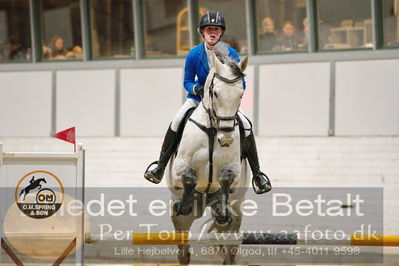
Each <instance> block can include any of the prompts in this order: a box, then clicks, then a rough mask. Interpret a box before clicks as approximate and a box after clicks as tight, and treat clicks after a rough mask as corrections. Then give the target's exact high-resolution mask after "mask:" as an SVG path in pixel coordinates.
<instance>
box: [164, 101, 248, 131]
mask: <svg viewBox="0 0 399 266" xmlns="http://www.w3.org/2000/svg"><path fill="white" fill-rule="evenodd" d="M198 104H199V102H197V101H196V100H194V99H192V98H187V99H186V101H185V102H184V104H183V105H182V106H181V107H180V109H179V111H177V114H176V115H175V117H174V118H173V120H172V124H171V125H170V128H171V129H172V130H173V131H174V132H177V129H178V128H179V125H180V123H181V122H182V120H183V118H184V115H185V114H186V112H187V111H188V110H189V109H190V108H193V107H197V106H198ZM238 116H239V117H240V119H241V121H242V123H243V125H244V129H245V137H248V136H249V134H250V133H251V123H250V122H249V120H248V118H247V117H246V116H245V115H244V113H243V111H242V110H241V108H240V110H239V111H238Z"/></svg>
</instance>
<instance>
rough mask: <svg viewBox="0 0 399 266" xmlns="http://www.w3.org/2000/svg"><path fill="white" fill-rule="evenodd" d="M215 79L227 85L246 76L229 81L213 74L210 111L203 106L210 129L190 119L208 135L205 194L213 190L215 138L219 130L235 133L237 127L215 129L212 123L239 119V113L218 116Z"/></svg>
mask: <svg viewBox="0 0 399 266" xmlns="http://www.w3.org/2000/svg"><path fill="white" fill-rule="evenodd" d="M215 78H217V79H219V80H221V81H224V82H227V83H234V82H237V81H239V80H242V79H243V78H244V76H240V77H237V78H234V79H227V78H225V77H222V76H220V75H219V74H217V73H214V74H213V77H212V81H211V85H210V86H209V89H208V90H209V99H210V100H211V104H210V105H211V107H210V108H209V109H207V108H206V107H205V105H204V102H203V101H202V106H203V107H204V109H205V111H206V112H207V114H208V117H209V124H210V127H206V126H204V125H202V124H201V123H199V122H197V121H195V120H194V119H192V118H189V119H188V120H189V121H191V122H193V123H194V124H195V125H196V126H197V127H198V128H200V129H201V130H202V131H204V132H205V133H206V135H207V136H208V147H209V148H208V151H209V152H208V154H209V174H208V186H207V188H206V190H205V193H208V192H209V189H210V188H211V184H212V180H213V150H214V146H215V136H216V134H217V132H218V130H221V131H225V132H231V131H234V128H235V126H236V125H237V124H236V123H234V126H233V127H214V126H212V121H213V120H216V121H217V124H218V122H219V121H231V120H235V119H236V117H237V112H238V110H237V112H236V113H235V115H234V116H218V115H217V114H216V112H215V109H214V108H213V87H214V82H213V81H214V80H215Z"/></svg>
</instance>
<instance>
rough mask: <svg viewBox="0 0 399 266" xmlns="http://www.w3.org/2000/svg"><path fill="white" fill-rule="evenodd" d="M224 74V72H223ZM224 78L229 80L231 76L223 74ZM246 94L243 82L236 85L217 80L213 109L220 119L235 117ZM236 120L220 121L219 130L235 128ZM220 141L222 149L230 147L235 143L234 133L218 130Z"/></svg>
mask: <svg viewBox="0 0 399 266" xmlns="http://www.w3.org/2000/svg"><path fill="white" fill-rule="evenodd" d="M223 72H224V71H223ZM223 76H224V77H227V78H229V79H231V78H234V77H231V74H230V75H229V74H227V73H226V72H224V73H223ZM243 93H244V89H243V87H242V81H241V80H239V81H237V82H235V83H226V82H224V81H220V80H217V81H216V80H215V86H214V94H213V108H214V110H215V113H216V115H217V116H218V117H234V116H235V115H236V114H237V111H238V109H239V107H240V103H241V97H242V95H243ZM235 122H236V121H235V119H230V120H218V128H219V129H220V128H222V129H223V128H231V129H232V128H234V127H235ZM217 137H218V141H219V143H220V144H221V146H222V147H228V146H229V145H230V144H232V143H233V142H234V132H233V131H223V130H218V136H217Z"/></svg>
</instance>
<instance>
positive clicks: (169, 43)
mask: <svg viewBox="0 0 399 266" xmlns="http://www.w3.org/2000/svg"><path fill="white" fill-rule="evenodd" d="M144 10H145V31H144V33H145V36H144V37H145V54H146V56H148V57H160V56H176V55H185V54H186V53H187V52H186V50H187V47H185V46H184V45H181V44H182V43H183V44H184V43H187V44H188V43H189V41H188V38H189V30H188V25H187V21H188V19H187V16H188V14H187V1H186V0H174V1H164V0H145V2H144ZM178 38H182V40H181V42H177V40H178ZM178 43H179V46H178V45H177V44H178Z"/></svg>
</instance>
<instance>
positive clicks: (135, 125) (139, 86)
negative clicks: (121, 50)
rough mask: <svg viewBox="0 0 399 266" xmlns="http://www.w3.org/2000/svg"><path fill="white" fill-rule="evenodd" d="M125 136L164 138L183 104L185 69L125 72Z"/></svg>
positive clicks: (123, 114)
mask: <svg viewBox="0 0 399 266" xmlns="http://www.w3.org/2000/svg"><path fill="white" fill-rule="evenodd" d="M120 76H121V82H120V86H121V118H120V122H121V136H162V135H163V134H165V132H166V129H167V127H168V125H169V123H170V121H172V119H173V117H174V116H175V114H176V112H177V110H178V109H179V108H180V106H181V105H182V95H183V93H184V94H185V90H184V88H183V69H182V68H158V69H153V68H151V69H150V68H148V69H124V70H121V73H120Z"/></svg>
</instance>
